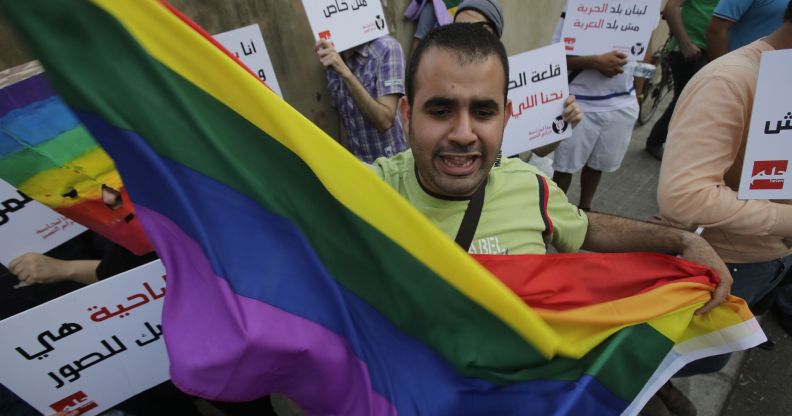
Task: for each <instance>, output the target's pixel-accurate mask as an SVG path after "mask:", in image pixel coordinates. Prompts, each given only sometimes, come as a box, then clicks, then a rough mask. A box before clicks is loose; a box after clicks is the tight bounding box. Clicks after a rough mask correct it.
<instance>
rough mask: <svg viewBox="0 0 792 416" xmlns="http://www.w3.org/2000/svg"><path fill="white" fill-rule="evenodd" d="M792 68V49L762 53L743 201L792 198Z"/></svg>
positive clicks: (745, 162) (742, 179)
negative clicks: (790, 79)
mask: <svg viewBox="0 0 792 416" xmlns="http://www.w3.org/2000/svg"><path fill="white" fill-rule="evenodd" d="M790 68H792V50H789V49H786V50H779V51H770V52H764V53H763V54H762V57H761V61H760V64H759V78H758V79H757V81H756V97H755V98H754V103H753V110H752V113H751V124H750V125H749V127H748V143H747V144H746V148H745V158H744V160H743V170H742V176H741V177H740V190H739V192H738V193H737V197H738V198H739V199H792V176H791V175H790V174H789V165H790V159H792V84H790V82H789V73H790V72H789V71H790ZM787 181H789V183H787Z"/></svg>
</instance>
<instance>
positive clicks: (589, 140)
mask: <svg viewBox="0 0 792 416" xmlns="http://www.w3.org/2000/svg"><path fill="white" fill-rule="evenodd" d="M599 122H600V116H599V113H584V114H583V121H581V122H580V124H578V126H577V127H575V129H573V130H572V136H571V137H569V138H567V139H565V140H563V141H561V143H560V144H559V145H558V148H557V149H556V150H555V153H554V154H553V171H554V172H553V182H555V183H556V184H557V185H558V187H559V188H561V189H562V190H563V191H564V192H567V191H568V190H569V186H570V184H571V183H572V175H573V174H574V173H575V172H577V171H579V170H580V169H582V168H583V166H584V165H585V163H586V160H588V158H589V156H590V155H591V151H592V149H593V147H594V143H595V140H596V139H597V135H598V131H599Z"/></svg>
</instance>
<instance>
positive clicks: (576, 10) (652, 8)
mask: <svg viewBox="0 0 792 416" xmlns="http://www.w3.org/2000/svg"><path fill="white" fill-rule="evenodd" d="M659 21H660V0H624V1H599V0H569V3H567V9H566V17H565V18H564V28H563V30H562V32H561V39H563V41H564V46H565V48H566V53H567V54H568V55H578V56H585V55H599V54H603V53H607V52H610V51H619V52H623V53H624V54H626V55H627V60H629V61H640V60H643V59H644V55H646V49H647V47H648V45H649V38H650V36H651V35H652V31H654V29H655V27H657V23H658V22H659Z"/></svg>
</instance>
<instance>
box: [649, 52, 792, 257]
mask: <svg viewBox="0 0 792 416" xmlns="http://www.w3.org/2000/svg"><path fill="white" fill-rule="evenodd" d="M770 50H773V47H772V46H770V45H769V44H768V43H766V42H764V41H763V40H758V41H756V42H753V43H751V44H750V45H747V46H745V47H743V48H741V49H738V50H736V51H734V52H732V53H729V54H727V55H724V56H723V57H721V58H720V59H717V60H715V61H713V62H712V63H710V64H709V65H707V66H706V67H704V68H703V69H701V70H700V71H699V72H698V73H696V75H695V76H694V77H693V79H691V80H690V82H689V83H688V84H687V86H686V87H685V89H684V91H683V92H682V94H681V95H680V97H679V102H678V103H677V105H676V110H675V111H674V116H673V118H672V119H671V124H670V126H669V129H668V141H667V142H666V148H665V154H664V155H663V164H662V166H661V168H660V183H659V187H658V189H657V200H658V203H659V204H660V213H661V215H662V216H663V218H664V219H665V220H667V221H668V222H671V223H674V224H677V225H681V226H684V227H687V228H694V227H696V226H702V227H704V230H705V231H704V234H703V236H704V238H706V239H707V241H709V242H710V244H711V245H712V247H713V248H715V250H716V251H717V252H718V254H720V256H721V257H722V258H723V260H724V261H726V262H727V263H752V262H761V261H769V260H773V259H777V258H780V257H783V256H785V255H787V254H789V253H790V249H789V248H788V247H787V245H786V244H785V243H784V241H783V238H784V237H792V205H790V204H791V203H792V201H768V200H749V201H740V200H738V199H737V189H738V188H739V184H740V173H741V172H742V164H743V158H744V155H745V142H746V137H747V135H748V125H749V121H750V120H751V109H752V107H753V101H754V94H755V92H756V78H757V74H758V73H759V57H760V55H761V53H762V52H764V51H770Z"/></svg>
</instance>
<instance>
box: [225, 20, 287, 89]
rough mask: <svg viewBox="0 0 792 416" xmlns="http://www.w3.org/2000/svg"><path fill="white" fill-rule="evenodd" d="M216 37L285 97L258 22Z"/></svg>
mask: <svg viewBox="0 0 792 416" xmlns="http://www.w3.org/2000/svg"><path fill="white" fill-rule="evenodd" d="M214 38H215V39H216V40H217V41H218V42H220V44H221V45H223V47H225V48H226V49H228V51H229V52H231V53H232V54H234V56H236V57H237V58H238V59H239V60H240V61H242V63H243V64H245V66H247V67H248V68H249V69H250V71H251V72H253V73H254V74H256V75H257V76H258V77H259V79H261V80H262V81H264V82H265V83H267V86H269V87H270V88H271V89H272V91H275V94H278V96H279V97H281V98H283V94H282V93H281V89H280V85H278V79H277V78H275V70H274V69H273V67H272V60H271V59H270V56H269V53H268V52H267V45H265V44H264V38H263V37H262V36H261V28H259V25H258V24H253V25H250V26H245V27H240V28H239V29H234V30H229V31H228V32H223V33H218V34H216V35H214Z"/></svg>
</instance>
